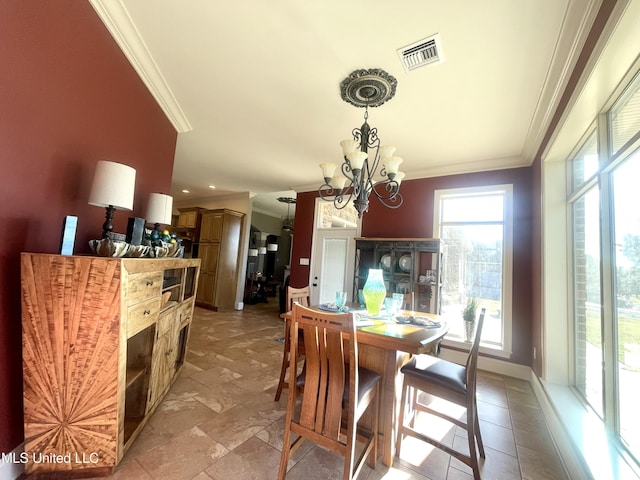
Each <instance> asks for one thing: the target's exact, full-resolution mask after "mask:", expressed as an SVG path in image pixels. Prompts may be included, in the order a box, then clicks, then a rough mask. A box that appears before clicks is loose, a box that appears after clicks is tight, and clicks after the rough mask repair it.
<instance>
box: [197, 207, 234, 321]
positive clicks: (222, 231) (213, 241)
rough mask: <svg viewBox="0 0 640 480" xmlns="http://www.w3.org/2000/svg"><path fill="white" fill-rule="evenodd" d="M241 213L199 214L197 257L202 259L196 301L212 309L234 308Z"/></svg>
mask: <svg viewBox="0 0 640 480" xmlns="http://www.w3.org/2000/svg"><path fill="white" fill-rule="evenodd" d="M243 222H244V214H243V213H240V212H235V211H233V210H227V209H219V210H205V211H203V212H202V222H201V226H200V244H199V248H198V257H199V258H200V259H201V260H202V263H201V272H200V283H199V285H198V296H197V298H196V302H197V303H198V305H199V306H202V307H206V308H211V309H213V310H231V309H233V308H234V307H235V299H236V290H237V285H238V274H239V271H240V265H241V258H240V241H241V237H242V227H243Z"/></svg>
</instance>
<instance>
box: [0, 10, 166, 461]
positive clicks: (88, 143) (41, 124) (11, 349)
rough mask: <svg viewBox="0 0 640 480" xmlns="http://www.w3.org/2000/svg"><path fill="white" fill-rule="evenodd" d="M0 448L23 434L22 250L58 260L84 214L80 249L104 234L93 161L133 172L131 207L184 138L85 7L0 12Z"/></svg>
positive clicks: (121, 218)
mask: <svg viewBox="0 0 640 480" xmlns="http://www.w3.org/2000/svg"><path fill="white" fill-rule="evenodd" d="M0 65H1V67H0V68H1V73H0V171H1V172H2V173H1V174H0V182H1V185H2V187H1V192H2V194H1V195H0V198H1V199H2V201H0V221H1V225H2V233H3V234H2V238H1V240H0V451H2V452H8V451H11V450H13V449H14V448H15V447H16V446H17V445H19V444H20V442H21V441H22V439H23V430H22V364H21V362H22V354H21V342H22V340H21V327H20V268H19V255H20V252H22V251H32V252H47V253H56V252H57V251H58V249H59V243H60V232H61V227H62V220H63V218H64V217H65V216H66V215H76V216H78V232H77V236H76V253H88V245H87V241H88V240H89V239H91V238H97V237H99V236H100V233H101V231H102V228H101V226H102V223H103V221H104V209H103V208H99V207H93V206H90V205H88V204H87V199H88V195H89V189H90V186H91V180H92V178H93V172H94V169H95V164H96V162H97V161H98V160H112V161H117V162H121V163H124V164H127V165H130V166H132V167H133V168H135V169H136V171H137V175H136V194H135V201H134V211H133V212H122V211H119V212H116V216H115V228H114V230H115V231H117V232H124V231H125V228H126V220H127V218H128V217H129V216H132V215H135V216H142V217H144V214H145V210H146V202H147V198H148V196H149V193H151V192H165V193H168V192H169V188H170V185H171V174H172V170H173V158H174V152H175V144H176V138H177V136H176V132H175V130H174V129H173V127H172V126H171V123H170V122H169V121H168V120H167V118H166V116H165V115H164V113H163V112H162V110H161V109H160V108H159V107H158V105H157V103H156V102H155V100H154V99H153V97H152V96H151V95H150V94H149V92H148V90H147V89H146V87H145V86H144V84H143V83H142V82H141V80H140V79H139V77H138V76H137V74H136V73H135V71H134V70H133V68H132V67H131V65H130V64H129V62H128V61H127V59H126V58H125V56H124V55H123V53H122V52H121V51H120V49H119V48H118V46H117V45H116V43H115V42H114V40H113V39H112V38H111V36H110V34H109V33H108V31H107V30H106V28H105V27H104V25H103V24H102V22H101V21H100V19H99V18H98V16H97V15H96V13H95V12H94V10H93V9H92V7H91V5H90V4H89V2H87V1H86V0H66V1H64V2H57V1H48V2H41V1H38V2H34V1H24V0H5V1H3V2H2V14H1V15H0Z"/></svg>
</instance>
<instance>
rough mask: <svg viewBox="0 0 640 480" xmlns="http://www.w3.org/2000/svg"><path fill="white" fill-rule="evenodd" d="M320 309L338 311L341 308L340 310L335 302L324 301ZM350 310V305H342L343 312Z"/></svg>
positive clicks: (319, 306)
mask: <svg viewBox="0 0 640 480" xmlns="http://www.w3.org/2000/svg"><path fill="white" fill-rule="evenodd" d="M318 310H324V311H325V312H338V311H340V310H338V306H337V305H336V304H335V303H322V304H320V305H318ZM348 311H349V307H348V306H346V305H345V306H344V307H342V312H343V313H344V312H348Z"/></svg>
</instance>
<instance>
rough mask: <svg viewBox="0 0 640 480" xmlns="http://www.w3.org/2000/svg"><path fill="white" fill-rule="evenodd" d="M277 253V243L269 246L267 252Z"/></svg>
mask: <svg viewBox="0 0 640 480" xmlns="http://www.w3.org/2000/svg"><path fill="white" fill-rule="evenodd" d="M277 251H278V244H277V243H270V244H268V245H267V252H277Z"/></svg>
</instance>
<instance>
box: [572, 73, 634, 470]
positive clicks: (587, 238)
mask: <svg viewBox="0 0 640 480" xmlns="http://www.w3.org/2000/svg"><path fill="white" fill-rule="evenodd" d="M596 138H597V139H600V143H601V144H600V145H597V143H598V142H596ZM583 167H584V168H583ZM594 167H595V168H596V169H595V171H593V172H592V171H589V172H588V173H587V174H585V171H586V170H592V169H593V168H594ZM568 171H569V172H571V177H572V178H571V180H570V182H569V183H570V185H572V188H571V189H570V190H571V191H570V192H569V196H568V203H569V205H570V211H571V213H572V230H571V231H572V235H573V238H572V241H571V243H572V252H573V275H572V278H571V279H570V282H571V284H572V290H573V306H574V308H573V317H574V329H573V343H574V354H573V385H574V387H575V389H576V391H577V392H578V393H579V395H580V396H581V397H582V398H583V400H584V401H585V402H586V403H587V404H588V405H589V406H590V407H591V408H592V409H593V411H595V412H596V413H597V414H598V415H599V416H600V417H601V419H602V421H603V422H604V425H605V428H606V430H607V431H608V432H609V433H610V434H611V436H612V437H613V438H615V439H617V441H618V444H619V446H620V447H621V449H622V450H625V451H626V452H628V453H630V454H631V455H632V456H633V457H635V459H636V461H637V459H638V458H640V433H639V432H638V428H637V426H638V425H639V424H640V413H639V411H638V409H637V407H636V405H635V403H636V402H637V399H638V397H639V396H640V211H639V210H638V207H637V205H638V179H639V178H640V77H638V78H636V80H635V82H634V83H632V85H631V87H630V88H629V89H628V90H627V92H625V94H624V95H622V96H621V97H620V99H619V100H618V101H617V102H616V103H615V104H614V106H613V107H612V108H611V110H610V111H609V113H608V114H607V115H606V117H605V116H604V115H603V116H602V118H601V119H600V121H599V122H598V129H596V131H595V132H594V133H593V134H592V135H590V136H589V138H588V139H587V141H586V142H585V143H584V145H583V147H582V148H581V149H580V151H579V153H578V154H577V155H576V156H575V157H574V158H572V159H571V160H570V167H569V169H568Z"/></svg>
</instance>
